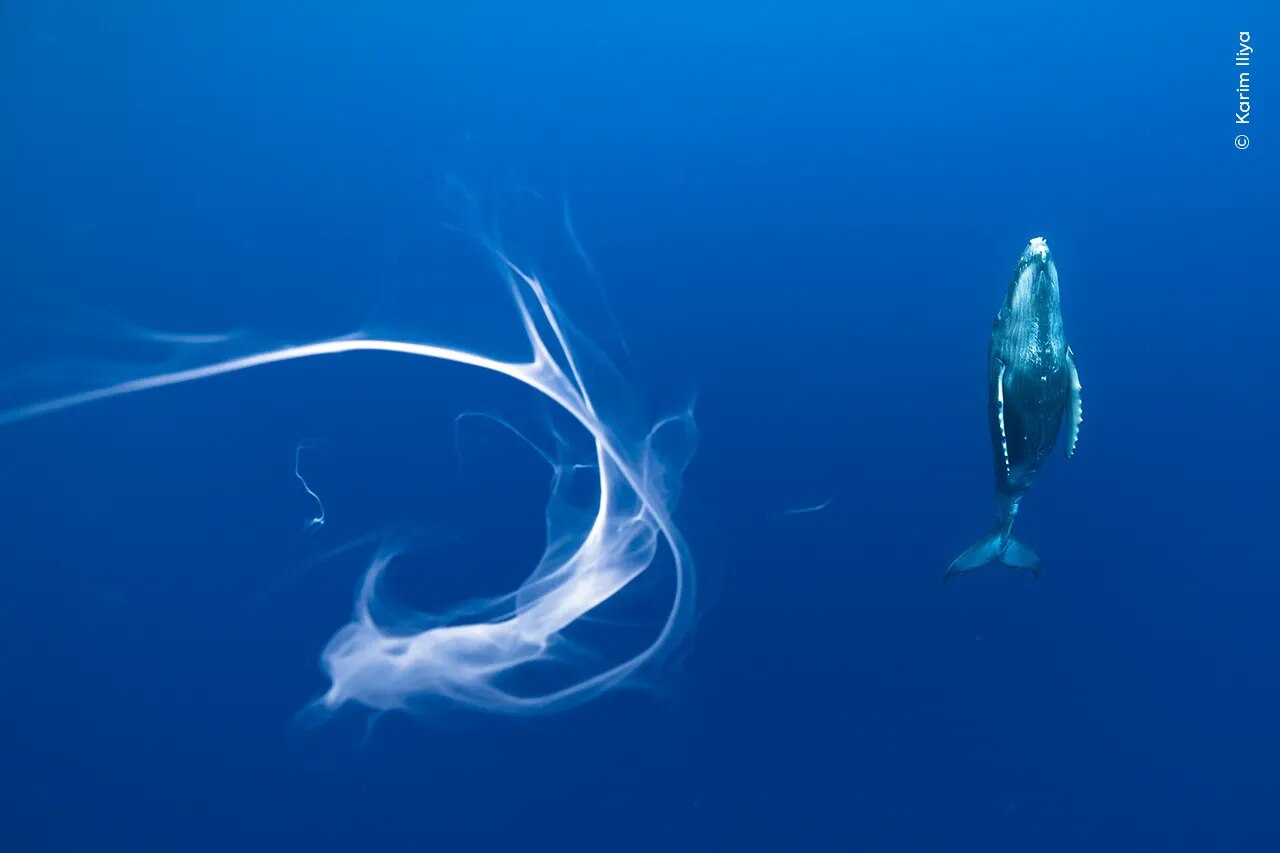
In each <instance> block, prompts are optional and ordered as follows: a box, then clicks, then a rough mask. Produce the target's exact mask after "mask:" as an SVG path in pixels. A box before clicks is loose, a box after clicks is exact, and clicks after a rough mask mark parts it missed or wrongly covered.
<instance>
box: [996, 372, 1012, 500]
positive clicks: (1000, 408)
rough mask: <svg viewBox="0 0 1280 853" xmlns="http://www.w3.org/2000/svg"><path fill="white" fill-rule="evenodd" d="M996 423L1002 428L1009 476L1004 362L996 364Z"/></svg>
mask: <svg viewBox="0 0 1280 853" xmlns="http://www.w3.org/2000/svg"><path fill="white" fill-rule="evenodd" d="M996 364H997V365H999V367H998V368H997V371H996V423H997V424H998V425H999V426H1000V450H1001V451H1002V452H1003V453H1004V473H1005V476H1008V474H1009V437H1008V436H1007V435H1005V431H1004V362H1003V361H997V362H996Z"/></svg>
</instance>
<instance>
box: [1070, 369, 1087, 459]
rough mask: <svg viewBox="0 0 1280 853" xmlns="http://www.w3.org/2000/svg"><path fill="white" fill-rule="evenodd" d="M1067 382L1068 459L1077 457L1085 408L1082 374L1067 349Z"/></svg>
mask: <svg viewBox="0 0 1280 853" xmlns="http://www.w3.org/2000/svg"><path fill="white" fill-rule="evenodd" d="M1067 381H1068V382H1069V383H1070V393H1071V405H1070V407H1069V410H1068V411H1067V417H1068V418H1069V419H1070V421H1069V423H1068V424H1067V458H1068V459H1070V458H1071V457H1072V456H1075V455H1076V444H1077V443H1078V442H1079V441H1080V422H1081V421H1083V420H1084V407H1083V405H1082V404H1081V402H1080V373H1079V372H1078V371H1077V370H1076V358H1075V354H1074V353H1072V352H1071V347H1067Z"/></svg>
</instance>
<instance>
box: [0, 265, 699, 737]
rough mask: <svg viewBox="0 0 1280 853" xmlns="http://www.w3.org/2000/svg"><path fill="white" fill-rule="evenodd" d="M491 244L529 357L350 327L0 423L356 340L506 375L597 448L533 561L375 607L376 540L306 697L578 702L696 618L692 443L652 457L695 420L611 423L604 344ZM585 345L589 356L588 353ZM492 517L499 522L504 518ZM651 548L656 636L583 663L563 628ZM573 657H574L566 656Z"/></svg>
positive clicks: (323, 702) (555, 501)
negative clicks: (418, 603) (439, 603)
mask: <svg viewBox="0 0 1280 853" xmlns="http://www.w3.org/2000/svg"><path fill="white" fill-rule="evenodd" d="M492 251H493V253H494V255H495V257H496V260H497V261H498V266H499V269H500V271H501V275H502V278H503V279H504V281H505V284H506V286H507V287H508V288H509V290H510V293H511V296H512V298H513V300H514V305H515V308H516V310H517V311H518V312H519V316H520V320H521V324H522V326H523V329H524V332H525V335H526V336H527V338H528V342H529V345H530V348H531V352H532V356H531V358H529V360H527V361H524V362H513V361H504V360H498V359H493V358H489V357H486V356H484V355H481V354H478V353H474V352H469V351H466V350H462V349H453V348H449V347H444V346H438V345H434V344H428V343H419V342H411V341H402V340H391V339H382V338H373V337H365V336H351V337H344V338H339V339H331V340H324V341H319V342H315V343H309V344H303V345H296V346H285V347H281V348H278V349H271V350H266V351H261V352H252V353H249V354H243V355H238V356H235V357H229V358H225V359H223V360H220V361H210V362H206V363H203V364H198V365H197V366H193V367H185V368H183V369H173V370H168V371H166V372H159V373H155V374H151V375H141V376H135V377H134V378H129V379H125V380H123V381H117V382H115V383H114V384H109V385H104V386H101V387H97V388H92V389H90V390H84V391H80V392H78V393H74V394H70V395H66V396H61V397H56V398H52V399H45V400H42V401H38V402H34V403H28V404H25V405H19V406H15V407H12V408H8V409H5V410H2V411H0V424H6V423H12V422H15V421H20V420H25V419H28V418H33V417H37V416H42V415H50V414H53V413H55V412H57V411H60V410H63V409H68V408H71V407H76V406H82V405H85V404H89V403H92V402H95V401H99V400H104V399H107V398H111V397H118V396H122V395H128V394H133V393H138V392H142V391H148V390H153V389H157V388H161V387H164V386H168V385H177V384H182V383H187V382H194V381H196V380H199V379H205V378H209V377H214V376H219V375H222V374H228V373H233V372H236V371H241V370H248V369H250V368H254V367H259V366H262V365H267V364H273V363H277V362H285V361H291V360H295V359H303V358H311V357H317V356H333V355H339V354H342V353H350V352H355V351H362V350H376V351H384V352H394V353H401V354H403V355H408V356H418V357H422V358H428V359H439V360H442V361H448V362H455V363H458V364H463V365H468V366H471V367H475V368H478V369H481V370H487V371H493V372H495V373H499V374H502V375H504V376H507V377H509V378H511V379H514V380H515V381H517V382H519V383H522V384H523V385H525V386H528V387H529V388H531V389H533V390H535V391H536V392H538V393H539V394H541V395H542V396H543V397H545V398H546V399H547V400H549V401H551V402H552V403H554V404H555V405H556V406H558V407H559V408H561V409H563V410H564V412H566V413H567V414H568V415H570V416H571V417H572V419H573V420H575V421H576V422H577V423H578V424H579V425H581V427H582V428H583V429H584V430H586V432H587V433H588V435H589V436H590V439H591V442H592V444H593V446H594V450H593V455H594V459H592V460H589V462H588V463H587V464H585V465H584V464H573V465H568V464H563V463H560V462H556V463H555V465H556V468H555V472H554V474H555V476H554V477H553V479H552V488H551V496H550V503H549V506H548V512H547V544H546V550H545V551H544V553H543V555H542V558H541V559H540V560H539V562H538V563H537V565H536V566H535V567H534V569H533V571H532V572H531V573H530V574H529V575H528V577H527V579H526V580H525V582H524V583H523V584H522V585H521V586H520V587H519V588H518V589H516V590H515V591H513V592H511V593H509V594H506V595H503V596H499V597H497V598H495V599H491V600H486V601H482V602H472V603H469V604H467V605H463V606H459V607H458V608H456V609H455V610H454V611H451V612H447V613H442V614H430V615H428V614H414V616H415V617H416V618H412V619H404V618H387V617H385V616H382V618H380V614H382V613H386V612H390V611H391V610H392V608H390V607H380V606H379V604H380V595H381V593H380V586H381V584H380V581H381V580H382V578H383V575H384V573H385V571H386V569H387V567H388V566H389V565H390V564H391V562H392V561H393V560H394V559H395V557H396V555H397V552H396V550H395V549H393V548H384V549H382V550H381V551H380V552H379V553H378V554H377V555H376V556H375V558H374V559H373V561H372V564H371V565H370V566H369V567H368V569H367V571H366V574H365V576H364V579H363V582H362V583H361V584H360V585H359V590H358V593H357V596H356V601H355V607H354V612H353V614H352V617H351V621H350V622H349V623H348V624H347V625H345V626H344V627H342V628H341V629H340V630H339V631H338V632H337V633H336V634H335V635H334V636H333V638H332V639H331V640H330V642H329V643H328V645H327V647H326V648H325V649H324V651H323V654H322V665H323V667H324V669H325V670H326V672H327V673H328V675H329V678H330V686H329V688H328V690H327V691H326V692H325V693H324V694H323V696H322V697H321V698H320V699H318V700H317V702H316V703H314V704H313V708H314V709H317V710H320V711H322V712H325V711H332V710H335V709H337V708H339V707H340V706H343V705H345V704H347V703H358V704H359V705H363V706H366V707H368V708H371V709H374V710H376V711H385V710H415V709H418V708H419V707H425V706H428V705H430V704H431V702H433V701H443V702H445V703H447V704H450V705H456V706H462V707H465V708H470V709H476V710H482V711H491V712H502V713H533V712H541V711H551V710H557V709H562V708H565V707H568V706H571V705H573V704H576V703H580V702H583V701H586V700H588V699H590V698H592V697H594V696H596V695H598V694H599V693H601V692H602V691H605V690H607V689H609V688H610V687H613V686H616V685H618V684H619V683H621V682H623V681H624V680H625V679H627V678H628V677H629V676H632V675H633V674H634V673H636V672H637V670H639V669H640V668H641V667H643V666H644V665H646V664H649V663H651V662H656V661H657V660H658V659H659V658H660V657H661V656H662V655H663V653H664V652H666V651H669V650H670V649H671V648H672V646H673V644H675V643H676V642H677V641H678V640H679V638H680V637H681V635H682V634H683V632H684V631H685V630H686V629H687V627H688V625H689V623H690V620H691V613H692V607H693V588H692V562H691V558H690V555H689V552H688V548H687V546H686V544H685V542H684V540H683V538H682V537H681V534H680V532H679V530H678V529H677V527H676V525H675V523H674V521H673V519H672V509H673V505H674V501H675V498H676V494H677V491H678V480H679V477H680V475H681V473H682V471H683V466H684V463H685V462H687V453H686V454H685V455H684V456H683V457H682V456H680V455H679V454H678V453H676V454H672V455H668V454H660V453H659V452H658V449H657V445H658V444H659V443H660V442H661V443H663V444H664V445H665V444H666V442H665V441H663V440H662V439H661V437H660V436H661V434H662V433H664V432H666V431H671V432H674V433H675V434H676V435H675V439H674V442H675V444H676V445H678V446H682V447H684V448H688V447H691V444H692V439H693V424H692V417H691V413H690V412H688V411H685V412H682V413H680V414H678V415H676V416H673V417H669V418H666V419H664V420H662V421H659V422H658V423H657V425H655V426H653V427H652V428H651V429H647V430H646V429H642V430H640V431H638V432H634V433H629V432H628V424H625V423H622V422H621V421H624V420H626V419H625V418H621V417H620V418H619V419H617V420H614V419H612V418H611V417H610V414H609V412H610V411H611V408H610V406H608V405H602V404H601V402H600V401H599V400H598V399H597V398H598V397H608V396H609V395H608V394H597V393H595V392H594V391H593V389H591V388H588V384H589V382H595V381H596V380H597V379H604V380H608V379H612V380H614V382H615V384H616V383H617V381H618V380H619V377H618V375H617V374H616V373H615V372H614V371H612V370H611V369H610V368H608V366H607V365H605V364H603V363H601V362H599V361H598V359H599V358H602V356H599V355H598V353H597V352H596V351H595V350H594V349H593V348H591V347H589V346H587V345H585V342H578V343H574V341H576V336H575V335H574V330H573V328H572V327H571V326H570V325H569V324H568V323H567V322H566V321H565V320H564V318H562V317H561V316H560V313H559V311H558V309H557V308H556V307H555V305H554V304H553V302H552V301H551V299H550V298H549V297H548V295H547V293H546V292H545V290H544V289H543V286H542V284H541V282H540V281H539V280H538V279H537V278H535V277H534V276H531V275H529V274H527V273H525V272H524V271H523V270H522V269H521V268H519V267H518V266H516V264H514V263H512V262H511V261H510V260H509V259H508V258H507V257H506V256H505V255H503V254H502V253H501V252H499V251H496V250H492ZM170 342H171V343H175V344H176V343H179V342H180V341H179V339H172V340H171V341H170ZM582 352H590V353H591V355H592V357H593V358H592V361H591V363H590V364H589V365H588V364H587V363H585V361H584V359H583V357H582ZM588 377H590V378H589V379H588ZM612 390H617V389H612ZM583 469H588V470H590V471H591V472H592V476H593V477H594V478H595V480H596V493H597V495H598V505H597V506H596V507H595V509H594V511H593V512H590V513H586V514H584V513H581V512H568V511H561V510H562V509H563V508H564V507H566V506H567V494H566V493H567V490H568V483H569V481H570V480H572V479H573V477H571V476H570V474H574V475H575V476H576V474H577V472H579V471H581V470H583ZM494 523H495V524H497V525H500V524H501V519H495V520H494ZM660 549H665V550H666V551H667V552H668V553H669V561H668V562H669V563H670V565H671V567H672V569H673V571H674V583H673V584H672V587H671V588H672V590H673V592H672V596H673V597H672V600H671V604H670V608H669V610H668V611H667V613H666V616H665V619H663V620H662V621H661V623H660V624H659V625H658V626H656V628H655V631H656V633H655V635H654V636H653V637H652V640H651V641H650V642H649V643H648V645H647V646H645V647H644V648H642V649H641V650H639V651H638V652H635V653H632V654H629V655H628V656H625V657H623V658H622V659H621V660H608V659H604V662H598V663H597V664H596V665H595V669H591V670H589V671H587V672H582V671H580V670H579V669H577V667H580V666H581V663H580V661H577V660H576V659H577V658H579V657H581V656H580V655H578V654H576V652H577V651H579V650H578V649H576V647H575V644H574V643H572V642H570V641H569V640H568V639H567V638H566V637H565V636H564V633H565V631H566V629H568V628H570V626H573V625H574V624H575V623H578V622H579V621H580V620H584V617H586V616H587V615H588V614H589V613H590V612H591V611H592V610H594V609H595V608H596V607H598V606H599V605H601V604H603V603H604V602H606V601H608V600H609V599H611V598H613V597H614V596H615V595H617V594H618V593H619V592H620V591H621V590H622V589H623V588H624V587H626V586H627V585H628V584H629V583H630V582H631V581H633V580H634V579H635V578H636V577H637V576H639V575H640V574H641V573H643V572H644V571H645V570H646V569H648V568H649V567H650V566H651V565H652V564H653V563H654V562H655V560H656V559H657V558H658V555H659V550H660ZM424 616H425V617H426V618H423V617H424ZM410 625H411V627H410ZM423 625H426V626H427V627H422V626H423ZM562 653H566V654H562ZM568 653H573V654H568ZM569 657H573V658H575V661H574V662H572V663H571V662H570V661H568V660H567V658H569ZM593 659H596V658H594V657H593ZM548 662H551V663H556V662H559V663H561V664H563V665H564V666H566V667H570V668H571V673H570V675H569V676H567V677H566V678H565V679H564V680H563V681H561V682H557V683H556V685H555V686H554V687H553V688H545V689H541V690H534V691H532V692H528V691H521V690H517V689H514V688H513V687H512V686H511V684H510V682H511V681H513V680H515V681H519V678H518V676H519V675H520V674H521V673H522V672H527V671H529V670H530V669H531V668H532V667H533V666H534V665H538V664H544V663H548Z"/></svg>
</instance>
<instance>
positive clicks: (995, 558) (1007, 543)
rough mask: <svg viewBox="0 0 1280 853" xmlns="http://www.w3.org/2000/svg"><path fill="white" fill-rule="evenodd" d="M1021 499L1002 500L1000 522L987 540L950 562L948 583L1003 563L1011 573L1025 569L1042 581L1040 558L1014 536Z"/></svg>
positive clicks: (974, 544) (980, 541) (946, 578)
mask: <svg viewBox="0 0 1280 853" xmlns="http://www.w3.org/2000/svg"><path fill="white" fill-rule="evenodd" d="M1020 501H1021V497H1018V498H1009V497H1005V496H1002V499H1001V501H1000V510H999V518H998V520H997V522H996V527H995V529H994V530H992V531H991V532H990V533H988V534H987V535H986V536H984V537H982V538H981V539H979V540H978V541H977V542H974V543H973V544H972V545H970V546H969V547H968V548H967V549H966V550H965V552H964V553H963V554H961V555H960V556H959V557H956V558H955V559H954V560H952V561H951V565H950V566H948V567H947V572H946V574H944V575H943V576H942V579H943V580H944V581H945V580H948V579H949V578H950V577H951V576H952V575H958V574H963V573H964V572H971V571H973V570H974V569H980V568H982V567H983V566H986V565H989V564H991V563H997V562H998V563H1001V564H1003V565H1006V566H1008V567H1009V568H1011V569H1022V570H1023V571H1027V572H1031V573H1032V574H1034V575H1035V576H1036V577H1040V558H1039V557H1037V556H1036V552H1035V551H1032V550H1031V549H1030V548H1028V547H1027V546H1026V545H1023V544H1022V543H1021V542H1019V541H1018V540H1017V539H1014V538H1013V534H1012V533H1011V531H1012V529H1013V519H1014V518H1015V517H1016V516H1017V514H1018V503H1019V502H1020Z"/></svg>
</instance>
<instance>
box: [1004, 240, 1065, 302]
mask: <svg viewBox="0 0 1280 853" xmlns="http://www.w3.org/2000/svg"><path fill="white" fill-rule="evenodd" d="M1057 300H1058V270H1057V267H1055V266H1054V265H1053V255H1052V254H1050V253H1049V244H1048V243H1046V242H1045V239H1044V238H1043V237H1032V238H1031V242H1029V243H1027V247H1026V248H1025V249H1023V250H1022V257H1020V258H1018V266H1017V267H1016V268H1014V271H1013V281H1011V282H1010V284H1009V303H1010V305H1012V306H1014V307H1020V306H1028V305H1030V304H1033V303H1036V302H1044V301H1051V302H1053V303H1055V304H1056V303H1057Z"/></svg>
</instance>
